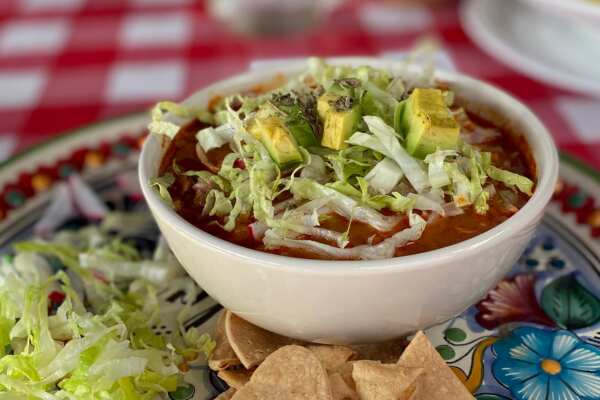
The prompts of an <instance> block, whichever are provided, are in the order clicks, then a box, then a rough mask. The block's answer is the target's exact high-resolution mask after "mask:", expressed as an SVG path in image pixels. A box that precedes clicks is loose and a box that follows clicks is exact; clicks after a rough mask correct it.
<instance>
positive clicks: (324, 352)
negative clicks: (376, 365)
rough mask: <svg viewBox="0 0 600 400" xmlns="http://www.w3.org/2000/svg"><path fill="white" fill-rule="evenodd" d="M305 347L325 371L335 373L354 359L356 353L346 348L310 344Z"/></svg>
mask: <svg viewBox="0 0 600 400" xmlns="http://www.w3.org/2000/svg"><path fill="white" fill-rule="evenodd" d="M306 347H307V348H308V349H309V350H310V351H312V352H313V353H315V355H316V356H317V358H318V359H319V361H321V364H323V366H324V367H325V369H326V370H327V371H335V370H337V369H338V368H340V367H341V366H342V365H344V364H345V363H346V361H349V360H352V359H354V357H356V352H355V351H354V350H352V349H351V348H350V347H347V346H329V345H324V344H323V345H320V344H311V345H308V346H306Z"/></svg>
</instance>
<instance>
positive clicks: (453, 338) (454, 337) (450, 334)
mask: <svg viewBox="0 0 600 400" xmlns="http://www.w3.org/2000/svg"><path fill="white" fill-rule="evenodd" d="M444 337H445V338H446V340H448V341H449V342H456V343H459V342H462V341H464V340H465V339H466V338H467V334H466V333H465V331H463V330H462V329H460V328H448V329H446V330H445V331H444Z"/></svg>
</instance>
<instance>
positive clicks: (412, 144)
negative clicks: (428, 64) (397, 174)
mask: <svg viewBox="0 0 600 400" xmlns="http://www.w3.org/2000/svg"><path fill="white" fill-rule="evenodd" d="M400 119H401V123H400V126H401V128H402V131H403V133H404V136H405V138H406V150H407V151H408V152H409V153H410V154H412V155H414V156H416V157H420V158H424V157H425V156H427V155H428V154H430V153H433V152H435V151H436V150H437V149H444V150H446V149H448V150H451V149H455V148H456V146H457V143H458V135H459V132H460V127H459V125H458V123H457V122H456V120H455V119H454V117H453V116H452V113H451V111H450V109H449V108H448V107H447V106H446V104H445V102H444V96H443V93H442V91H441V90H439V89H415V90H414V91H413V92H412V93H411V95H410V97H409V98H408V99H407V100H406V103H405V104H404V106H403V109H402V110H401V116H400Z"/></svg>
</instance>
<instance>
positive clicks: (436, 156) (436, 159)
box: [425, 150, 458, 188]
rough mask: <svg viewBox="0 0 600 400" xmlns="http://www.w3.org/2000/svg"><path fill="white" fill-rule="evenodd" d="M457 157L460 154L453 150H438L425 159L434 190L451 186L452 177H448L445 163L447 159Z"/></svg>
mask: <svg viewBox="0 0 600 400" xmlns="http://www.w3.org/2000/svg"><path fill="white" fill-rule="evenodd" d="M456 155H458V153H457V152H455V151H453V150H438V151H436V152H435V153H431V154H428V155H427V157H425V164H427V167H428V174H429V183H430V184H431V187H432V188H442V187H444V186H446V185H449V184H450V176H448V172H447V171H446V167H445V164H444V161H445V160H446V158H448V157H453V156H456Z"/></svg>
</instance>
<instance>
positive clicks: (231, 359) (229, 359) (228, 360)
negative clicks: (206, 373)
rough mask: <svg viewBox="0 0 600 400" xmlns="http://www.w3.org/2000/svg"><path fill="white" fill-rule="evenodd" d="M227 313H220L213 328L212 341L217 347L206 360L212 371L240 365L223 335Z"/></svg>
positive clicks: (224, 311)
mask: <svg viewBox="0 0 600 400" xmlns="http://www.w3.org/2000/svg"><path fill="white" fill-rule="evenodd" d="M228 312H229V311H227V310H223V311H221V313H220V315H219V319H218V320H217V326H216V327H215V333H214V340H215V342H216V343H217V346H216V347H215V349H214V350H213V352H212V353H211V355H210V358H209V359H208V366H209V367H210V369H212V370H213V371H219V370H222V369H226V368H229V367H232V366H236V365H240V364H241V363H240V360H239V359H238V358H237V356H236V355H235V352H234V351H233V349H232V348H231V345H230V344H229V340H227V336H226V334H225V318H226V316H227V313H228Z"/></svg>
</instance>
